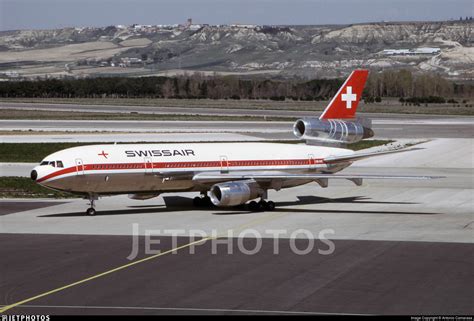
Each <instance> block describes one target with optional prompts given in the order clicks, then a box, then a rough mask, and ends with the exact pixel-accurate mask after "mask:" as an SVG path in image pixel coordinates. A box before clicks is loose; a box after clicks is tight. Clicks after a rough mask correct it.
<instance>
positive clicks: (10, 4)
mask: <svg viewBox="0 0 474 321" xmlns="http://www.w3.org/2000/svg"><path fill="white" fill-rule="evenodd" d="M466 15H467V16H474V1H473V0H202V1H201V0H0V30H16V29H54V28H62V27H85V26H108V25H118V24H124V25H130V24H134V23H137V24H175V23H184V22H185V21H186V19H187V18H192V19H193V22H194V23H208V24H232V23H244V24H259V25H263V24H268V25H285V24H286V25H308V24H309V25H311V24H312V25H314V24H350V23H360V22H377V21H431V20H449V19H459V17H460V16H463V17H464V16H466Z"/></svg>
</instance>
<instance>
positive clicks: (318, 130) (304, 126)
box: [293, 117, 374, 144]
mask: <svg viewBox="0 0 474 321" xmlns="http://www.w3.org/2000/svg"><path fill="white" fill-rule="evenodd" d="M370 127H371V121H370V120H369V119H363V118H357V119H355V120H346V119H320V118H313V117H308V118H303V119H298V120H297V121H296V122H295V124H294V125H293V133H294V134H295V136H296V137H298V138H299V139H304V140H306V141H307V142H308V143H309V144H311V143H329V144H331V143H335V144H352V143H357V142H359V141H361V140H363V139H366V138H370V137H373V136H374V132H373V131H372V129H371V128H370Z"/></svg>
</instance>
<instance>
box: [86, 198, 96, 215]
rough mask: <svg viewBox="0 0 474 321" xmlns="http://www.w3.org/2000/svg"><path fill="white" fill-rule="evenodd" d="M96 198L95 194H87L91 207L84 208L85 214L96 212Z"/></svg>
mask: <svg viewBox="0 0 474 321" xmlns="http://www.w3.org/2000/svg"><path fill="white" fill-rule="evenodd" d="M97 199H98V197H97V196H94V195H89V202H90V203H89V205H90V206H91V207H89V208H88V209H87V210H86V213H85V214H86V215H87V216H94V215H95V214H96V213H97V212H96V210H95V208H94V207H95V201H96V200H97Z"/></svg>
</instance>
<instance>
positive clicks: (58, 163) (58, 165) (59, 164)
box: [56, 161, 64, 167]
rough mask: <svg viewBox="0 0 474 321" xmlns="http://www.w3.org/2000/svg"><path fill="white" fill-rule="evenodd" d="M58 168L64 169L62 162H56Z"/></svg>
mask: <svg viewBox="0 0 474 321" xmlns="http://www.w3.org/2000/svg"><path fill="white" fill-rule="evenodd" d="M56 167H64V165H63V162H62V161H56Z"/></svg>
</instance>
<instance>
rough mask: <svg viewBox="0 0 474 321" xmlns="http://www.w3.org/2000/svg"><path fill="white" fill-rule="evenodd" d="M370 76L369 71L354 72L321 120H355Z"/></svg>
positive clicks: (358, 70) (359, 70)
mask: <svg viewBox="0 0 474 321" xmlns="http://www.w3.org/2000/svg"><path fill="white" fill-rule="evenodd" d="M368 75H369V71H368V70H364V69H357V70H354V71H353V72H352V73H351V74H350V76H349V77H348V78H347V79H346V81H345V82H344V84H343V85H342V87H341V88H339V91H338V92H337V94H336V95H335V96H334V97H333V99H332V100H331V102H330V103H329V105H328V106H327V107H326V109H325V110H324V112H323V113H322V114H321V116H320V117H319V119H333V118H354V116H355V113H356V110H357V106H358V105H359V100H360V97H361V96H362V91H363V90H364V86H365V82H366V80H367V76H368Z"/></svg>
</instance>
